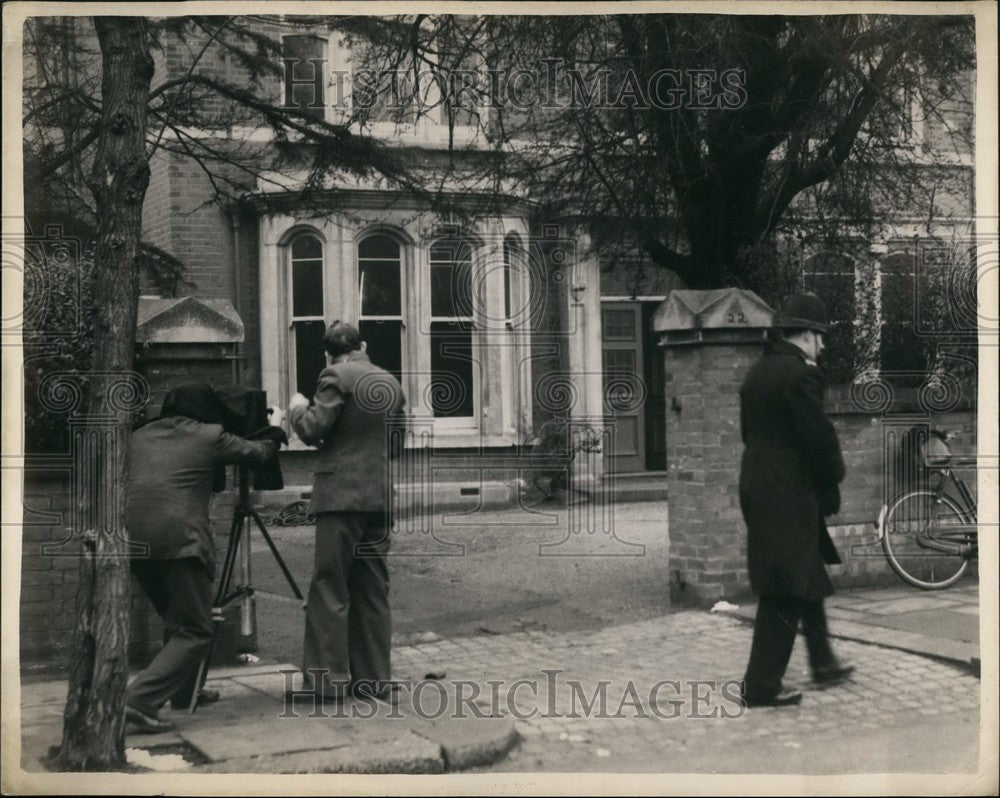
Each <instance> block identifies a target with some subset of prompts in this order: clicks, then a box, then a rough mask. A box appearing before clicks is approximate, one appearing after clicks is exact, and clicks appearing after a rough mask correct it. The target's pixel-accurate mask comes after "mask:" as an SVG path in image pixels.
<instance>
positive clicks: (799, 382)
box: [740, 341, 844, 599]
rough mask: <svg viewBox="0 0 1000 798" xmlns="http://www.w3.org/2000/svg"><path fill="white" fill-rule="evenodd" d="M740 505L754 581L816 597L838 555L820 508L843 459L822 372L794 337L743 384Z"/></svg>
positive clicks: (832, 493) (828, 499) (826, 588)
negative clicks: (827, 409)
mask: <svg viewBox="0 0 1000 798" xmlns="http://www.w3.org/2000/svg"><path fill="white" fill-rule="evenodd" d="M740 430H741V434H742V436H743V442H744V444H745V446H746V448H745V449H744V452H743V460H742V463H741V468H740V507H741V509H742V510H743V517H744V519H745V521H746V524H747V560H748V565H749V571H750V583H751V585H752V586H753V589H754V590H755V591H757V592H758V593H760V594H762V595H771V596H788V597H798V598H805V599H819V598H822V597H824V596H826V595H829V594H830V593H832V592H833V587H832V585H831V583H830V578H829V576H828V575H827V573H826V568H825V567H824V562H839V561H840V559H839V557H838V556H837V552H836V549H835V547H834V546H833V542H832V541H831V540H830V537H829V534H828V533H827V530H826V524H825V523H824V521H823V516H824V515H827V514H832V513H833V512H836V510H837V505H839V501H840V498H839V492H838V488H837V485H838V484H839V483H840V482H841V480H843V478H844V460H843V456H842V455H841V451H840V443H839V441H838V439H837V432H836V430H835V429H834V427H833V423H832V422H831V421H830V419H829V418H828V417H827V415H826V412H825V411H824V409H823V380H822V376H821V375H820V371H819V369H818V368H817V367H816V366H815V365H810V364H809V363H807V362H806V357H805V354H804V353H803V352H802V350H800V349H799V348H798V347H797V346H795V345H794V344H790V343H788V342H785V341H782V342H780V343H778V344H776V345H775V346H774V347H773V348H772V349H771V350H770V351H769V352H767V353H766V354H765V355H764V356H763V357H762V358H760V360H758V361H757V362H756V363H755V364H754V365H753V366H752V367H751V369H750V372H749V373H748V374H747V377H746V380H745V381H744V383H743V387H742V388H741V389H740Z"/></svg>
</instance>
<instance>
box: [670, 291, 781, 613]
mask: <svg viewBox="0 0 1000 798" xmlns="http://www.w3.org/2000/svg"><path fill="white" fill-rule="evenodd" d="M773 319H774V311H773V310H772V309H771V308H770V307H769V306H768V305H767V304H766V303H765V302H764V301H763V300H762V299H761V298H760V297H758V296H757V295H756V294H754V293H753V292H751V291H745V290H742V289H736V288H726V289H719V290H714V291H688V290H678V291H671V292H670V293H669V294H668V295H667V298H666V299H665V300H664V301H663V303H662V304H661V305H660V307H659V308H657V311H656V315H655V316H654V318H653V329H654V330H655V331H656V332H658V333H660V341H659V343H660V346H662V347H663V348H664V374H665V381H666V386H665V387H666V391H665V396H666V405H667V410H666V414H667V418H666V429H667V490H668V501H669V525H670V527H669V529H670V532H669V534H670V592H671V599H672V600H674V601H681V602H695V603H699V604H701V603H712V602H714V601H717V600H719V599H729V598H733V597H737V596H740V595H745V594H746V593H748V592H749V589H750V583H749V578H748V576H747V567H746V528H745V527H744V524H743V516H742V513H741V512H740V504H739V487H738V481H739V471H740V457H741V455H742V451H743V442H742V440H741V437H740V403H739V390H740V385H741V384H742V382H743V378H744V376H745V375H746V372H747V370H748V369H749V368H750V366H751V365H752V364H753V362H754V361H755V360H756V359H757V358H758V357H759V356H760V354H761V353H762V351H763V348H764V344H765V343H766V341H767V336H768V330H769V329H770V328H771V326H772V321H773Z"/></svg>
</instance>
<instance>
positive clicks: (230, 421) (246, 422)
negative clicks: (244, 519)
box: [215, 385, 285, 490]
mask: <svg viewBox="0 0 1000 798" xmlns="http://www.w3.org/2000/svg"><path fill="white" fill-rule="evenodd" d="M215 392H216V394H218V396H219V399H221V400H222V404H223V409H224V413H223V421H222V428H223V429H224V430H225V431H226V432H228V433H229V434H230V435H238V436H239V437H241V438H247V439H249V440H254V439H255V438H258V439H259V437H260V433H261V432H262V431H266V430H267V428H268V427H269V426H270V423H269V422H268V405H267V393H266V392H265V391H260V390H257V389H256V388H248V387H247V386H245V385H227V386H224V387H222V388H216V389H215ZM250 470H251V471H253V489H254V490H281V489H282V488H284V487H285V481H284V478H283V476H282V473H281V464H280V463H279V462H278V458H277V457H275V458H272V459H271V460H269V461H268V462H267V463H265V464H264V465H257V466H251V467H250ZM245 477H246V468H245V467H241V468H240V486H241V489H242V486H243V484H244V483H246V478H245Z"/></svg>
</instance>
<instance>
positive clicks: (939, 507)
mask: <svg viewBox="0 0 1000 798" xmlns="http://www.w3.org/2000/svg"><path fill="white" fill-rule="evenodd" d="M957 435H958V432H957V431H956V430H949V431H948V432H940V431H937V430H932V431H931V433H930V435H929V436H928V437H927V445H926V446H925V447H919V449H920V452H919V460H918V462H919V463H920V466H921V468H920V471H919V476H920V478H921V483H922V484H920V486H919V487H917V488H913V487H912V486H911V487H908V488H907V489H906V490H903V491H901V492H900V493H899V494H897V495H896V497H895V498H894V499H892V500H891V501H890V502H889V503H888V504H884V505H883V506H882V510H881V512H880V513H879V517H878V521H877V522H876V528H877V530H878V536H879V539H880V540H881V542H882V550H883V551H884V553H885V556H886V559H887V560H888V561H889V565H890V566H891V567H892V570H893V571H895V572H896V574H898V575H899V576H900V578H902V579H903V580H904V581H906V582H908V583H909V584H911V585H914V586H915V587H919V588H922V589H924V590H941V589H943V588H946V587H949V586H950V585H953V584H955V582H957V581H958V580H959V579H960V578H961V577H962V575H963V574H964V573H965V572H966V570H967V569H968V567H969V563H970V562H972V561H973V560H975V559H976V558H977V557H978V556H979V531H978V528H977V525H976V515H977V509H978V508H977V506H976V500H975V497H974V496H973V495H972V492H971V491H970V490H969V486H968V485H967V484H966V483H965V480H963V479H962V477H961V476H960V475H958V474H956V473H955V471H954V469H955V468H956V467H958V468H962V467H969V466H975V465H976V458H975V456H974V455H973V456H971V457H959V456H955V455H953V454H952V452H951V449H950V447H949V445H948V444H949V442H950V441H951V440H952V439H954V438H955V437H956V436H957ZM924 480H926V484H923V483H924ZM949 488H951V490H949Z"/></svg>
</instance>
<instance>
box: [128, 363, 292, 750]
mask: <svg viewBox="0 0 1000 798" xmlns="http://www.w3.org/2000/svg"><path fill="white" fill-rule="evenodd" d="M230 415H231V414H230V411H229V410H228V409H227V408H226V407H225V405H224V404H223V402H222V400H221V399H220V398H219V396H218V395H217V394H216V393H215V391H214V390H213V389H212V388H211V387H210V386H208V385H205V384H203V383H187V384H184V385H179V386H177V387H176V388H174V389H173V390H171V391H170V392H169V393H168V394H167V396H166V398H165V399H164V400H163V406H162V409H161V410H160V415H159V417H158V418H156V419H154V420H153V421H150V422H149V423H147V424H144V425H143V426H141V427H139V428H138V429H136V430H135V432H133V433H132V438H131V444H130V453H129V458H130V459H129V484H128V515H127V518H128V530H129V536H130V539H131V542H132V544H133V550H134V553H133V555H132V559H131V563H130V564H131V569H132V573H133V574H134V575H135V577H136V579H137V580H138V582H139V584H140V585H141V586H142V589H143V591H144V592H145V593H146V595H147V596H148V597H149V600H150V601H151V602H152V604H153V607H154V609H155V610H156V612H157V613H158V614H159V615H160V617H161V618H163V620H164V623H165V625H166V629H165V641H164V646H163V648H162V649H161V650H160V652H159V653H158V654H157V655H156V657H154V659H153V661H152V662H151V663H150V664H149V666H148V667H147V668H146V669H145V670H143V671H142V672H141V673H140V674H139V675H138V676H136V677H135V679H134V680H133V681H132V682H131V684H129V686H128V690H127V696H126V706H125V717H126V719H127V720H128V721H129V722H130V723H132V724H134V725H135V726H137V727H138V728H139V729H141V730H142V731H145V732H149V733H158V732H165V731H170V730H171V729H173V728H174V724H173V723H171V722H169V721H166V720H162V719H161V718H160V717H159V711H160V707H162V706H163V704H164V703H166V701H167V700H168V699H169V700H170V703H171V706H173V707H174V708H175V709H179V708H182V707H187V706H188V705H189V704H190V703H191V698H192V694H193V692H194V691H195V690H196V689H197V686H196V685H195V681H196V679H197V672H198V665H199V663H200V662H201V660H202V659H203V657H204V656H205V654H206V653H207V651H208V648H209V646H210V644H211V640H212V593H211V590H212V579H213V577H214V574H215V544H214V542H213V539H212V529H211V525H210V522H209V518H208V505H209V499H210V498H211V495H212V491H213V489H215V490H221V489H222V486H223V485H225V470H224V467H225V466H226V465H227V464H230V463H247V464H249V465H251V466H262V465H264V464H266V463H268V461H270V460H271V459H272V458H274V457H275V455H276V454H277V452H278V447H279V441H281V440H285V441H287V437H286V436H285V434H284V432H283V431H282V430H281V429H280V427H278V426H273V427H271V428H270V429H265V430H263V431H262V433H260V434H259V435H258V436H255V437H263V438H266V439H265V440H247V439H245V438H241V437H239V436H237V435H232V434H230V433H229V432H226V430H225V429H224V428H223V425H224V424H225V423H226V422H227V419H228V418H229V417H230ZM280 423H281V418H280V414H276V415H275V417H273V418H272V419H271V424H273V425H279V424H280ZM269 432H270V433H271V434H267V433H269ZM218 697H219V696H218V693H216V692H214V691H202V692H201V693H200V695H199V699H198V700H199V703H211V702H213V701H216V700H218Z"/></svg>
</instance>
